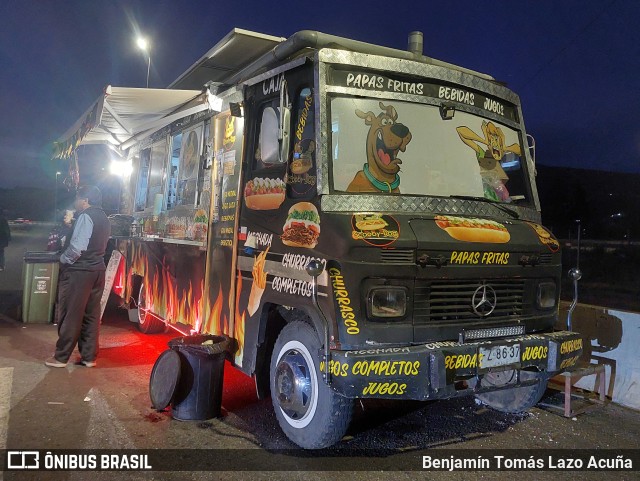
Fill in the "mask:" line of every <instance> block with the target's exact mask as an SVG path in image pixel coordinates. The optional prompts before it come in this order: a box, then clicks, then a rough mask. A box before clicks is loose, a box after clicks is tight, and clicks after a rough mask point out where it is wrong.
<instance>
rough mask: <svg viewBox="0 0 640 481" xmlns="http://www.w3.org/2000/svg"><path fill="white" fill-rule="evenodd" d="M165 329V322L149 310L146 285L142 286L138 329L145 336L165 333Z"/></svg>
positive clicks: (139, 295) (139, 297)
mask: <svg viewBox="0 0 640 481" xmlns="http://www.w3.org/2000/svg"><path fill="white" fill-rule="evenodd" d="M164 328H165V325H164V322H162V320H161V319H158V318H157V317H156V316H154V315H153V314H151V313H150V312H149V310H148V309H147V301H146V295H145V290H144V284H140V292H139V293H138V329H139V330H140V332H143V333H144V334H157V333H159V332H162V331H164Z"/></svg>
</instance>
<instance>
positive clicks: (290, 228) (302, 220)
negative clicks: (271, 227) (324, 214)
mask: <svg viewBox="0 0 640 481" xmlns="http://www.w3.org/2000/svg"><path fill="white" fill-rule="evenodd" d="M318 237H320V216H319V215H318V209H316V206H315V205H313V204H312V203H310V202H298V203H297V204H294V205H293V206H291V208H290V209H289V213H288V215H287V221H286V222H285V224H284V227H283V228H282V235H281V236H280V238H281V239H282V243H283V244H284V245H288V246H292V247H306V248H308V249H312V248H314V247H315V246H316V245H317V244H318Z"/></svg>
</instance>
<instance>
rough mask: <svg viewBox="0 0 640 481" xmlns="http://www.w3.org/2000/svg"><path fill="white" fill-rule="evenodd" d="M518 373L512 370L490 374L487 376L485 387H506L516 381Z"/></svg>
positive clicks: (484, 382) (485, 377) (484, 380)
mask: <svg viewBox="0 0 640 481" xmlns="http://www.w3.org/2000/svg"><path fill="white" fill-rule="evenodd" d="M515 377H516V371H515V370H513V369H511V370H509V371H498V372H489V373H487V374H485V376H484V379H483V384H484V385H485V386H505V385H507V384H511V383H513V382H514V381H515Z"/></svg>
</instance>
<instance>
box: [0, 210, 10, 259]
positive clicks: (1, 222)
mask: <svg viewBox="0 0 640 481" xmlns="http://www.w3.org/2000/svg"><path fill="white" fill-rule="evenodd" d="M10 240H11V229H10V228H9V222H7V218H6V217H5V216H4V210H3V209H0V271H3V270H4V249H5V247H7V246H8V245H9V241H10Z"/></svg>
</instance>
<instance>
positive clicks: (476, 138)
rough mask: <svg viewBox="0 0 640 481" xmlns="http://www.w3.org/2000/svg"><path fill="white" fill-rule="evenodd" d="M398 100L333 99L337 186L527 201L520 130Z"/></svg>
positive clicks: (351, 189)
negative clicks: (450, 115) (448, 114)
mask: <svg viewBox="0 0 640 481" xmlns="http://www.w3.org/2000/svg"><path fill="white" fill-rule="evenodd" d="M452 113H453V118H449V119H448V120H443V117H444V118H446V117H447V112H445V111H443V109H442V108H441V107H438V106H433V105H426V104H418V103H409V102H403V101H399V100H382V101H381V100H379V99H370V98H353V97H334V98H333V99H332V100H331V141H332V147H331V158H332V179H333V190H334V191H336V192H362V193H365V192H366V193H381V194H408V195H428V196H444V197H447V196H465V197H480V198H485V199H489V200H492V201H496V202H506V203H509V202H517V203H520V204H521V203H528V202H529V199H530V189H529V186H528V184H529V180H528V176H527V175H526V170H525V167H524V164H525V163H526V161H525V158H524V155H523V152H522V147H521V145H522V144H521V138H520V135H519V133H518V131H516V130H514V129H512V128H510V127H508V126H506V125H504V124H500V123H498V122H495V121H493V120H489V119H486V118H483V117H481V116H477V115H473V114H469V113H466V112H462V111H455V112H452Z"/></svg>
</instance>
